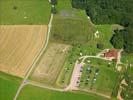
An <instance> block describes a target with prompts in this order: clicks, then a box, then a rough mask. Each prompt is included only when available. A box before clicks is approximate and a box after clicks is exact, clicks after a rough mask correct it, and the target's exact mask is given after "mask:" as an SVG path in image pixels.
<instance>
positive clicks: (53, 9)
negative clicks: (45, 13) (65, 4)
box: [51, 6, 57, 14]
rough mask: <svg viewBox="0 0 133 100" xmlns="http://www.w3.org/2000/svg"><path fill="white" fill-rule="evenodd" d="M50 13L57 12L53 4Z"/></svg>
mask: <svg viewBox="0 0 133 100" xmlns="http://www.w3.org/2000/svg"><path fill="white" fill-rule="evenodd" d="M51 13H53V14H56V13H57V10H56V8H55V6H54V7H52V8H51Z"/></svg>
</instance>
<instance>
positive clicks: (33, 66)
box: [13, 14, 53, 100]
mask: <svg viewBox="0 0 133 100" xmlns="http://www.w3.org/2000/svg"><path fill="white" fill-rule="evenodd" d="M52 20H53V14H51V18H50V21H49V24H48V32H47V36H46V41H45V43H44V46H43V48H42V49H41V50H40V53H39V54H38V55H37V56H36V57H35V59H34V62H33V64H32V65H31V67H30V69H29V70H28V72H27V74H26V75H25V77H24V79H23V81H22V83H21V85H20V87H19V89H18V91H17V93H16V95H15V97H14V99H13V100H17V97H18V95H19V93H20V91H21V90H22V88H23V87H24V86H25V85H26V83H27V79H28V77H29V75H30V74H31V72H32V71H33V69H34V68H35V64H36V62H37V61H38V60H39V58H40V57H41V55H42V54H43V52H44V51H45V50H46V48H47V45H48V41H49V34H50V31H51V26H52Z"/></svg>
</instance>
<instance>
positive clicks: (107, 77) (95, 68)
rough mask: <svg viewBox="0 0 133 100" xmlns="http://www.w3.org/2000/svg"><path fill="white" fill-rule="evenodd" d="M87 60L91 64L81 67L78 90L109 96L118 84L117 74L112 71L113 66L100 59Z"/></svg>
mask: <svg viewBox="0 0 133 100" xmlns="http://www.w3.org/2000/svg"><path fill="white" fill-rule="evenodd" d="M87 60H89V61H91V63H88V64H87V63H86V64H85V66H84V67H83V74H82V76H81V80H80V81H81V84H80V88H83V89H87V90H92V91H96V92H99V93H103V94H106V95H109V96H110V95H111V94H112V92H113V89H114V87H115V85H116V83H117V82H118V76H119V74H118V72H116V71H115V69H114V68H115V64H113V63H111V62H108V61H104V60H100V59H87ZM109 63H110V64H109ZM88 68H89V69H90V70H88ZM96 73H97V74H96Z"/></svg>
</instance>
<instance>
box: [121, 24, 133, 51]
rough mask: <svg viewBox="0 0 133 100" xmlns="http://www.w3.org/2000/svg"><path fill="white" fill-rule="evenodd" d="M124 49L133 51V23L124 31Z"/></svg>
mask: <svg viewBox="0 0 133 100" xmlns="http://www.w3.org/2000/svg"><path fill="white" fill-rule="evenodd" d="M123 35H124V50H125V51H126V52H127V53H133V29H132V25H130V26H129V27H127V28H126V30H125V31H124V34H123Z"/></svg>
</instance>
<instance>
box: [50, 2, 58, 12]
mask: <svg viewBox="0 0 133 100" xmlns="http://www.w3.org/2000/svg"><path fill="white" fill-rule="evenodd" d="M51 5H52V8H51V13H53V14H56V13H57V9H56V5H57V0H51Z"/></svg>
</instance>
